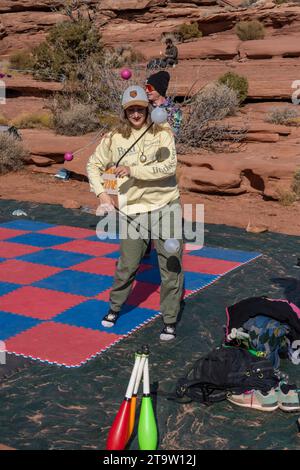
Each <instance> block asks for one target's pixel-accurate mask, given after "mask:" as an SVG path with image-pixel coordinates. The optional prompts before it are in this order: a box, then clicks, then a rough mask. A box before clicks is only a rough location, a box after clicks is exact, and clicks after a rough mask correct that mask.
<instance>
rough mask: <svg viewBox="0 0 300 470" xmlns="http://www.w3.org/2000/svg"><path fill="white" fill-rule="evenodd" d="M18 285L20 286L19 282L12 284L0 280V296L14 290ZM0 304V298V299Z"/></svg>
mask: <svg viewBox="0 0 300 470" xmlns="http://www.w3.org/2000/svg"><path fill="white" fill-rule="evenodd" d="M19 287H22V286H21V285H20V284H14V283H12V282H1V281H0V296H2V295H6V294H9V293H10V292H13V291H14V290H17V289H19ZM0 305H1V300H0Z"/></svg>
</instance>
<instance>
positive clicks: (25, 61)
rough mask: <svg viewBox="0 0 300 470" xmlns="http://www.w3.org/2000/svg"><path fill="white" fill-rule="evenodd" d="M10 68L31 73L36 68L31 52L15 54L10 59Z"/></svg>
mask: <svg viewBox="0 0 300 470" xmlns="http://www.w3.org/2000/svg"><path fill="white" fill-rule="evenodd" d="M9 61H10V66H11V68H13V69H15V70H20V71H24V72H26V71H28V72H31V71H32V70H33V66H34V58H33V55H32V53H31V52H29V51H20V52H16V53H15V54H13V55H12V56H11V57H10V58H9Z"/></svg>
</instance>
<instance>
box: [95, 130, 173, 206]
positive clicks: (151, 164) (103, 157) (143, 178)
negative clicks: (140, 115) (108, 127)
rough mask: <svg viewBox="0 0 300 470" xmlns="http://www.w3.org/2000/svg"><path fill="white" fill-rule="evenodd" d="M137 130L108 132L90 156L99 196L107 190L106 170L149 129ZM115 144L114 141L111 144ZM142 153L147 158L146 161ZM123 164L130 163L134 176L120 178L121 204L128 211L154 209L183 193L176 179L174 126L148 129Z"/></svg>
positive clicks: (96, 192)
mask: <svg viewBox="0 0 300 470" xmlns="http://www.w3.org/2000/svg"><path fill="white" fill-rule="evenodd" d="M145 129H146V127H143V128H142V129H140V130H138V131H137V130H133V131H132V133H131V136H130V138H129V139H124V138H123V137H122V135H121V134H114V135H112V133H109V134H107V135H106V136H105V137H104V138H103V139H102V141H101V143H100V145H99V146H98V147H97V149H96V151H95V152H94V154H93V155H92V156H91V157H90V159H89V162H88V164H87V173H88V177H89V182H90V186H91V191H93V192H94V193H95V194H96V196H99V195H100V194H101V193H103V192H104V188H103V178H102V174H103V173H104V172H105V170H106V169H107V168H108V167H109V166H110V164H111V163H117V162H118V160H119V158H120V157H121V156H122V155H123V154H124V153H125V152H126V150H127V149H129V148H130V147H131V145H132V144H133V143H134V142H135V141H136V140H137V139H138V137H139V136H140V135H141V134H142V133H143V132H144V131H145ZM110 144H111V145H110ZM141 155H145V157H146V162H144V163H142V162H141V160H140V157H141ZM120 165H122V166H129V167H130V173H131V176H130V177H123V178H118V191H119V195H118V198H119V208H120V209H122V211H123V212H126V213H127V214H135V213H144V212H150V211H153V210H156V209H160V208H162V207H164V206H165V205H166V204H168V203H169V202H171V201H174V200H176V199H177V198H178V197H179V191H178V187H177V182H176V166H177V156H176V149H175V142H174V137H173V134H172V131H171V129H170V130H169V129H168V128H164V129H163V130H161V131H160V132H158V133H157V134H156V135H153V134H151V133H150V132H147V133H146V134H145V136H144V137H142V138H141V140H140V141H139V142H138V143H137V144H135V146H134V147H133V149H132V150H131V151H130V152H129V153H128V154H127V155H126V156H125V157H124V158H123V159H122V160H121V162H120Z"/></svg>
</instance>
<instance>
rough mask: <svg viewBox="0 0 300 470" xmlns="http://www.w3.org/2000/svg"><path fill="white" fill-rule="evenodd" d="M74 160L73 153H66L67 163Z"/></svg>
mask: <svg viewBox="0 0 300 470" xmlns="http://www.w3.org/2000/svg"><path fill="white" fill-rule="evenodd" d="M73 158H74V155H73V153H72V152H66V153H65V155H64V159H65V161H66V162H71V161H72V160H73Z"/></svg>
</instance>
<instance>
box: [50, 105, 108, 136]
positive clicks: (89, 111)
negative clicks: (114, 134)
mask: <svg viewBox="0 0 300 470" xmlns="http://www.w3.org/2000/svg"><path fill="white" fill-rule="evenodd" d="M52 111H53V123H54V128H55V130H56V132H57V133H58V134H62V135H70V136H71V135H72V136H76V135H84V134H87V133H88V132H93V131H95V130H97V129H99V128H100V122H99V118H98V116H97V111H96V107H95V106H94V105H92V104H85V103H80V102H78V101H76V99H70V100H66V101H62V100H54V101H53V103H52Z"/></svg>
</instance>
